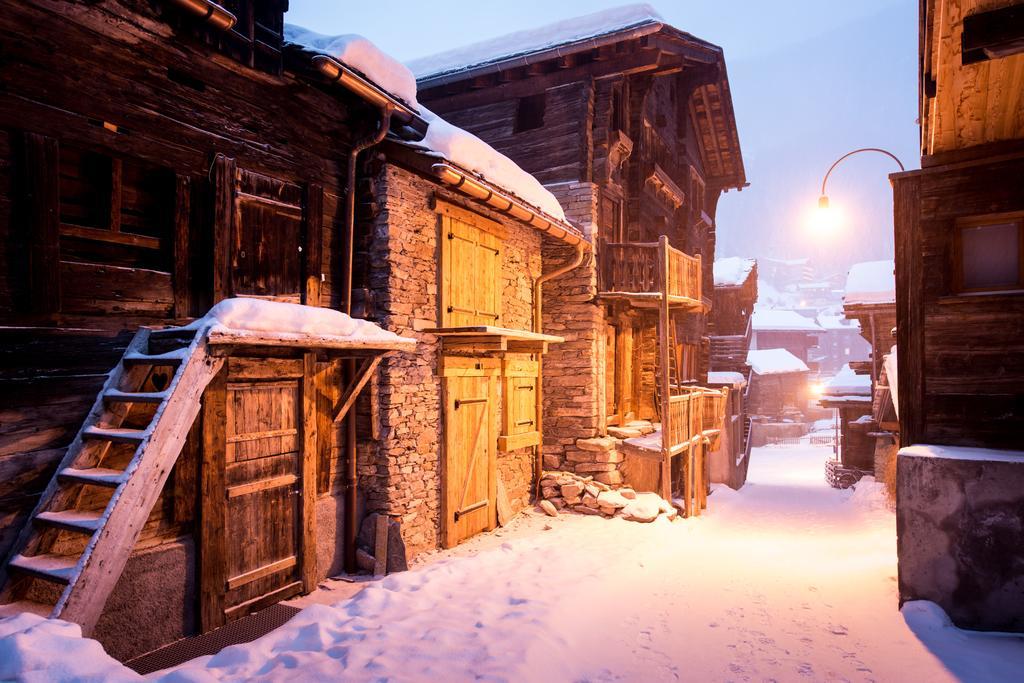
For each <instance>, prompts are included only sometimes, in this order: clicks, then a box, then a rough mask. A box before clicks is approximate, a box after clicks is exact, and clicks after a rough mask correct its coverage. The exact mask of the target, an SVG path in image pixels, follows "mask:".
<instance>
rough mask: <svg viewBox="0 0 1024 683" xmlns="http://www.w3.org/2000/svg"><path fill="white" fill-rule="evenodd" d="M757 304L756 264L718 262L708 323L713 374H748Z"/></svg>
mask: <svg viewBox="0 0 1024 683" xmlns="http://www.w3.org/2000/svg"><path fill="white" fill-rule="evenodd" d="M756 303H757V261H755V260H754V259H742V258H738V257H731V258H726V259H718V260H717V261H715V297H714V307H713V308H712V309H711V316H710V319H709V320H708V333H709V336H710V341H711V358H710V359H709V365H710V369H711V370H713V371H718V372H740V373H743V374H747V371H748V367H747V351H749V350H750V342H751V340H752V339H753V328H752V326H751V316H752V315H753V313H754V304H756Z"/></svg>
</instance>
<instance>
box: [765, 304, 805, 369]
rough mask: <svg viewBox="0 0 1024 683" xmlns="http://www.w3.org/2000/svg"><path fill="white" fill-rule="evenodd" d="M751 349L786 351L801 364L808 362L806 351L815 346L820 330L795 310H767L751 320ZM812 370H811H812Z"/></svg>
mask: <svg viewBox="0 0 1024 683" xmlns="http://www.w3.org/2000/svg"><path fill="white" fill-rule="evenodd" d="M751 328H752V330H753V335H754V338H753V341H752V342H751V345H750V348H751V349H779V348H781V349H786V350H787V351H789V352H790V353H792V354H793V355H794V356H796V357H797V358H799V359H800V360H801V361H802V362H804V363H807V362H808V360H810V353H809V352H810V350H811V349H812V348H814V347H816V346H817V345H818V334H819V333H820V332H821V327H819V326H818V324H817V323H816V322H814V320H812V319H810V318H807V317H804V316H802V315H800V314H799V313H797V312H796V311H788V310H781V309H768V310H761V311H755V312H754V315H753V316H752V317H751ZM812 369H814V368H812Z"/></svg>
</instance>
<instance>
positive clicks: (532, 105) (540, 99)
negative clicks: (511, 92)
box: [512, 93, 547, 133]
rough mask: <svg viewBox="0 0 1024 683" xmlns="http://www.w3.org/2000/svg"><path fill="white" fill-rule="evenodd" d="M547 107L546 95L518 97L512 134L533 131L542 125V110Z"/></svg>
mask: <svg viewBox="0 0 1024 683" xmlns="http://www.w3.org/2000/svg"><path fill="white" fill-rule="evenodd" d="M546 105H547V93H538V94H536V95H527V96H526V97H520V98H519V103H518V105H517V106H516V123H515V127H514V129H513V131H512V132H513V133H522V132H523V131H527V130H535V129H537V128H541V127H542V126H543V125H544V109H545V107H546Z"/></svg>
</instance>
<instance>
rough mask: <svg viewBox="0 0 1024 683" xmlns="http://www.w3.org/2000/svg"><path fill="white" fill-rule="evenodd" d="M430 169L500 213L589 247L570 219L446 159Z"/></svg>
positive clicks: (445, 181) (450, 184) (573, 243)
mask: <svg viewBox="0 0 1024 683" xmlns="http://www.w3.org/2000/svg"><path fill="white" fill-rule="evenodd" d="M431 170H432V171H433V172H434V175H436V176H437V177H438V178H439V179H440V180H441V182H443V183H445V184H446V185H449V186H450V187H453V188H455V189H457V190H459V191H460V192H462V193H463V194H467V195H469V196H470V197H472V198H474V199H476V200H479V201H481V202H483V203H484V204H487V205H488V206H490V207H491V208H493V209H495V210H496V211H498V212H499V213H503V214H506V215H508V216H511V217H513V218H515V219H517V220H519V221H522V222H523V223H526V224H527V225H529V226H530V227H532V228H535V229H537V230H540V231H541V232H544V233H547V234H548V235H550V236H551V237H553V238H555V239H557V240H559V241H561V242H565V243H566V244H571V245H573V246H579V247H581V248H582V249H583V250H587V249H589V248H590V242H588V241H587V239H586V238H585V237H583V235H582V234H581V233H580V232H579V230H577V229H576V228H575V227H573V226H572V225H571V224H570V223H568V222H565V221H561V220H559V219H557V218H555V217H554V216H549V215H548V214H546V213H544V212H543V211H541V210H540V209H536V208H534V207H532V206H530V205H529V204H526V203H525V202H523V201H521V200H519V199H516V198H515V197H512V196H510V195H508V194H506V193H505V192H502V191H501V190H499V189H497V188H496V187H494V186H493V185H491V184H490V183H488V182H486V181H484V180H482V179H480V178H477V177H475V176H473V175H470V174H469V173H468V172H467V171H464V170H462V169H460V168H458V167H456V166H453V165H452V164H451V163H449V162H439V163H436V164H434V165H433V166H432V167H431Z"/></svg>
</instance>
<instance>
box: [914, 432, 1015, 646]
mask: <svg viewBox="0 0 1024 683" xmlns="http://www.w3.org/2000/svg"><path fill="white" fill-rule="evenodd" d="M959 450H960V449H942V448H936V447H933V446H930V447H919V446H914V447H911V448H905V449H903V450H901V451H900V453H899V455H898V456H897V462H896V486H897V501H896V533H897V551H898V553H899V591H900V603H901V604H902V603H904V602H906V601H908V600H931V601H932V602H935V603H938V604H939V605H940V606H941V607H942V609H944V610H945V611H946V613H947V614H948V615H949V617H950V619H952V621H953V623H954V624H956V625H957V626H959V627H961V628H970V629H981V630H995V631H1017V632H1024V452H1021V454H1020V458H1019V459H1016V458H1012V457H1008V456H1007V455H1006V454H1005V453H1002V452H998V451H986V450H983V449H962V451H966V453H965V454H963V455H959V454H958V453H957V451H959ZM962 451H961V452H962Z"/></svg>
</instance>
